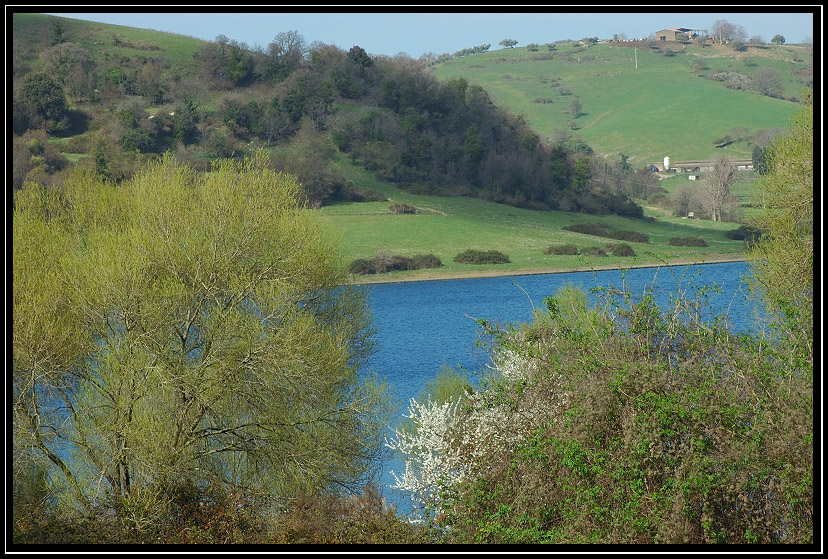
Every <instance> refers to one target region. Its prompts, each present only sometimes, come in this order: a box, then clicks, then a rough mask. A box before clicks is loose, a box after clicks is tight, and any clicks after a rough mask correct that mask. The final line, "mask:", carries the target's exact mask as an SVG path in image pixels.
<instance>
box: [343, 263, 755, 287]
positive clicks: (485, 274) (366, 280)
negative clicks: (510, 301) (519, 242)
mask: <svg viewBox="0 0 828 559" xmlns="http://www.w3.org/2000/svg"><path fill="white" fill-rule="evenodd" d="M745 261H746V258H745V256H744V255H743V256H740V257H730V256H722V257H720V258H717V257H713V258H711V259H709V260H702V261H697V260H673V261H670V262H647V263H641V264H633V265H630V266H620V265H618V264H616V265H609V264H607V265H599V266H579V267H575V268H540V269H538V268H528V269H517V270H506V271H504V270H498V269H495V268H489V269H485V270H469V271H467V272H457V271H455V272H449V273H445V274H440V273H439V272H436V270H439V268H429V269H427V270H425V272H424V273H422V274H417V275H416V276H410V277H401V276H393V277H392V276H390V274H382V275H379V274H378V275H376V276H371V275H365V276H354V281H352V282H351V283H349V284H348V285H352V286H360V285H375V284H384V283H410V282H418V281H441V280H445V281H450V280H463V279H479V278H497V277H512V276H538V275H546V274H566V273H570V272H598V271H606V270H631V269H634V268H635V269H637V268H671V267H675V266H701V265H704V264H724V263H728V262H745ZM400 273H405V272H400ZM357 278H358V281H357Z"/></svg>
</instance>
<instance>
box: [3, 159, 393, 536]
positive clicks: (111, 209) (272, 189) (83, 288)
mask: <svg viewBox="0 0 828 559" xmlns="http://www.w3.org/2000/svg"><path fill="white" fill-rule="evenodd" d="M268 166H269V163H268V161H267V159H266V157H265V156H264V155H263V154H258V155H256V156H255V157H254V158H250V159H245V160H243V161H220V162H216V163H215V164H214V166H213V169H212V171H211V172H210V173H209V174H198V173H195V172H194V171H192V169H190V168H188V167H186V166H183V165H180V164H177V163H175V161H174V160H173V158H172V156H169V155H168V156H166V157H165V158H163V160H161V161H159V162H158V163H155V164H152V165H149V166H148V167H147V168H146V169H144V170H143V171H142V172H141V173H140V174H138V175H137V176H136V177H134V178H133V179H131V180H130V181H127V182H125V183H123V184H121V185H119V186H118V187H117V188H115V187H114V186H113V185H112V184H109V183H104V182H103V181H101V179H100V178H99V177H98V176H96V175H94V174H93V173H90V172H84V171H80V170H77V171H76V172H75V173H73V175H72V176H71V177H70V178H69V179H67V180H66V181H65V182H64V183H63V185H62V186H60V187H59V188H52V189H44V188H41V187H39V186H38V185H36V184H34V183H28V184H27V185H25V186H24V188H23V189H22V190H20V191H18V192H17V195H16V197H15V205H14V214H13V235H14V241H15V242H14V243H13V245H14V269H13V282H14V300H13V310H14V313H13V315H14V321H13V328H12V330H13V336H12V348H13V357H14V358H13V362H12V367H11V368H12V372H13V397H12V408H13V425H14V456H15V468H16V469H17V468H26V467H27V466H26V464H27V463H28V462H29V461H30V460H31V459H32V458H34V457H40V458H42V459H44V460H47V461H48V462H49V463H50V466H51V470H50V475H49V480H50V482H49V489H50V495H51V496H52V498H53V499H56V501H55V502H56V503H57V504H59V505H60V506H61V507H64V506H65V507H68V508H70V509H71V508H75V509H82V510H87V511H93V510H97V509H98V508H103V509H104V510H107V511H109V512H111V513H113V514H115V515H116V516H117V517H119V518H121V519H124V520H125V521H129V522H130V523H131V525H132V526H133V527H134V528H135V529H136V530H144V529H146V528H147V527H148V526H150V525H151V524H152V523H153V522H155V521H156V520H158V519H159V518H160V517H161V516H163V515H164V514H165V511H166V510H168V508H169V507H170V506H172V505H173V504H174V497H175V494H176V491H174V490H173V489H170V487H171V485H175V484H178V483H185V482H186V483H191V484H192V485H193V486H195V487H199V488H203V487H205V486H207V485H210V484H216V485H217V486H219V487H223V488H225V489H227V490H230V489H233V490H237V491H241V492H242V493H244V494H245V495H248V496H255V495H260V494H265V493H266V494H269V495H271V496H272V497H287V496H290V495H292V494H296V493H298V492H299V491H303V490H310V491H314V490H317V489H326V488H329V487H337V488H345V489H347V488H353V489H358V488H359V487H361V486H362V485H363V484H364V483H365V482H366V481H368V480H369V479H370V478H371V476H372V474H373V468H374V465H375V464H376V462H375V459H376V457H377V456H378V454H379V453H381V452H382V446H381V443H382V438H381V435H380V426H381V425H383V424H384V423H385V421H386V420H387V416H386V413H387V411H388V410H387V408H386V399H385V388H384V385H383V384H382V383H380V382H378V381H376V379H371V378H368V377H366V378H360V377H359V375H358V370H359V367H360V366H361V364H362V363H363V361H364V359H365V358H366V356H367V354H368V352H369V351H370V349H371V340H370V332H371V330H370V323H369V317H368V314H367V311H366V307H365V303H364V294H363V293H362V292H361V291H360V290H358V289H354V288H343V287H337V286H341V285H343V284H344V283H345V282H346V278H347V276H346V274H345V270H344V267H343V266H342V265H341V264H340V263H339V262H338V261H337V260H336V259H335V258H334V257H333V256H332V255H334V254H336V246H335V244H333V240H332V238H331V236H330V235H329V232H328V231H327V230H326V229H325V227H324V226H323V225H322V224H321V222H320V221H319V218H318V216H316V215H314V214H311V213H308V212H303V211H301V210H300V209H299V208H298V207H297V195H298V193H299V187H298V185H297V183H296V181H295V178H293V177H291V176H289V175H284V174H278V173H275V172H274V171H272V170H270V169H269V168H268Z"/></svg>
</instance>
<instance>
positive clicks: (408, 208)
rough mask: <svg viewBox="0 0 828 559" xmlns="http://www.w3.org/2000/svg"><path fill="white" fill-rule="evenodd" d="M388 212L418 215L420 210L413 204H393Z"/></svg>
mask: <svg viewBox="0 0 828 559" xmlns="http://www.w3.org/2000/svg"><path fill="white" fill-rule="evenodd" d="M388 211H391V212H393V213H395V214H418V213H420V210H418V209H417V208H416V207H415V206H412V205H411V204H399V203H397V204H391V205H390V206H388Z"/></svg>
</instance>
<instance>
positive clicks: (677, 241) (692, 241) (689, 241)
mask: <svg viewBox="0 0 828 559" xmlns="http://www.w3.org/2000/svg"><path fill="white" fill-rule="evenodd" d="M668 244H669V245H670V246H673V247H706V246H709V245H708V244H707V241H705V240H704V239H702V238H701V237H671V238H670V241H669V243H668Z"/></svg>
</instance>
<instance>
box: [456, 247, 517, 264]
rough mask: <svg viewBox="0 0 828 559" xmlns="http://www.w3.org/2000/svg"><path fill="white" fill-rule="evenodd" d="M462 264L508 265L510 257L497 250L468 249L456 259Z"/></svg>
mask: <svg viewBox="0 0 828 559" xmlns="http://www.w3.org/2000/svg"><path fill="white" fill-rule="evenodd" d="M454 261H455V262H459V263H461V264H508V263H509V257H508V256H507V255H506V254H503V253H502V252H500V251H497V250H477V249H472V248H470V249H467V250H464V251H463V252H461V253H460V254H458V255H457V256H455V257H454Z"/></svg>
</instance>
